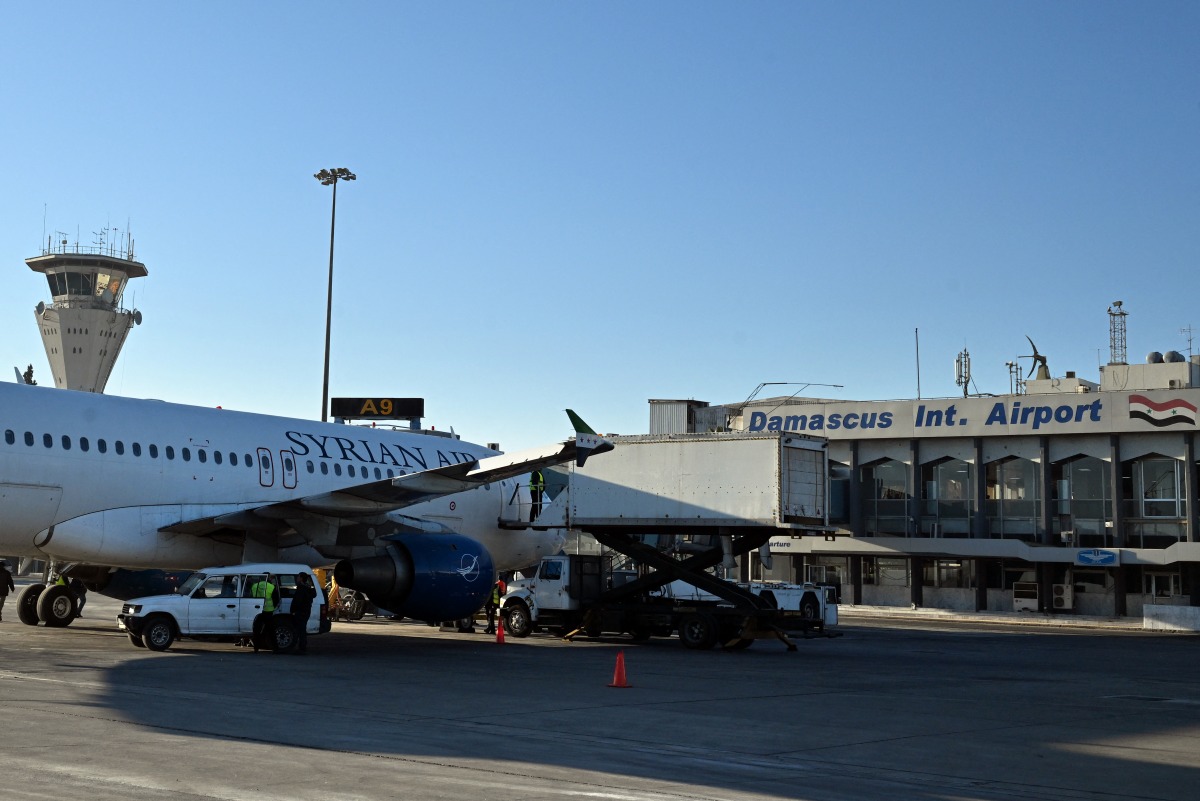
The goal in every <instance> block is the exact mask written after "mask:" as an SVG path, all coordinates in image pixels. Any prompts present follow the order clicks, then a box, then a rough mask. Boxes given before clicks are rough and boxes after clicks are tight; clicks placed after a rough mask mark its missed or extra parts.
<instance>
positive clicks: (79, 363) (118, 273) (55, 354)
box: [25, 229, 148, 392]
mask: <svg viewBox="0 0 1200 801" xmlns="http://www.w3.org/2000/svg"><path fill="white" fill-rule="evenodd" d="M112 230H114V231H115V230H116V229H112ZM97 236H98V237H99V241H98V242H97V243H96V244H95V245H93V246H91V247H89V246H86V245H80V244H79V239H78V236H77V237H76V240H75V244H73V245H69V244H68V243H67V236H66V234H64V233H62V232H59V231H55V232H54V234H53V235H51V236H50V237H49V238H48V239H47V240H46V245H45V246H44V247H43V248H42V254H41V255H40V256H32V257H30V258H28V259H26V260H25V263H26V264H28V265H29V269H31V270H33V271H34V272H36V273H42V274H43V275H45V276H46V281H47V282H48V283H49V284H50V295H51V298H52V300H51V302H50V304H49V305H47V304H46V303H44V302H43V303H39V304H38V305H37V308H36V309H35V314H36V315H37V323H38V328H39V329H40V330H41V334H42V344H43V345H44V346H45V348H46V358H47V359H48V360H49V362H50V372H51V373H53V375H54V385H55V386H56V387H58V388H59V389H74V390H80V391H82V392H103V391H104V385H105V384H107V383H108V378H109V376H110V375H112V369H113V366H114V365H115V364H116V362H117V356H119V355H120V354H121V346H122V345H124V344H125V338H126V337H127V336H128V335H129V331H130V330H131V329H132V328H133V326H135V325H140V324H141V322H142V313H141V312H140V311H137V310H136V309H125V308H123V307H122V305H121V297H122V295H123V294H124V292H125V285H126V284H127V283H128V282H129V280H130V279H133V278H144V277H145V276H146V275H147V274H148V273H147V271H146V265H144V264H142V263H141V262H138V261H134V259H133V239H132V237H128V234H127V238H126V241H125V244H124V245H122V244H121V241H120V238H119V237H112V238H110V237H109V236H108V232H107V231H103V230H102V231H101V232H100V233H99V234H97Z"/></svg>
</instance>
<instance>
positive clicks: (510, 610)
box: [502, 601, 533, 637]
mask: <svg viewBox="0 0 1200 801" xmlns="http://www.w3.org/2000/svg"><path fill="white" fill-rule="evenodd" d="M502 614H503V615H504V630H505V631H507V632H508V633H509V634H511V635H512V636H514V637H528V636H529V633H530V632H531V631H533V620H532V619H530V617H529V607H528V606H526V605H525V603H524V602H523V601H513V602H512V603H511V604H508V605H507V606H505V607H504V610H503V612H502Z"/></svg>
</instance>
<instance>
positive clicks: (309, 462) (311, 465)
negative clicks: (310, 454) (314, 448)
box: [305, 459, 317, 473]
mask: <svg viewBox="0 0 1200 801" xmlns="http://www.w3.org/2000/svg"><path fill="white" fill-rule="evenodd" d="M305 466H306V467H308V472H310V473H311V472H313V471H314V470H316V469H317V468H316V466H315V465H314V464H313V463H312V459H309V460H308V462H306V463H305Z"/></svg>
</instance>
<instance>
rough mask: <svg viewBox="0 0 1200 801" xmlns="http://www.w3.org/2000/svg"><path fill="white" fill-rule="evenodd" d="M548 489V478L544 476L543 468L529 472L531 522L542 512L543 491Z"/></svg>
mask: <svg viewBox="0 0 1200 801" xmlns="http://www.w3.org/2000/svg"><path fill="white" fill-rule="evenodd" d="M545 490H546V480H545V479H544V478H542V471H541V470H534V471H533V472H532V473H530V474H529V503H530V507H529V522H530V523H533V522H534V521H536V520H537V519H538V515H540V514H541V513H542V493H543V492H544V491H545Z"/></svg>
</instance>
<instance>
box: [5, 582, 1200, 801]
mask: <svg viewBox="0 0 1200 801" xmlns="http://www.w3.org/2000/svg"><path fill="white" fill-rule="evenodd" d="M11 603H12V601H11V600H10V604H11ZM119 606H120V603H119V602H117V601H113V600H111V599H107V598H103V597H99V596H96V595H95V594H91V595H90V597H89V602H88V605H87V607H86V609H85V611H84V617H83V618H82V619H80V620H78V621H76V622H75V623H73V624H72V625H71V626H70V627H68V628H65V629H47V628H45V627H42V626H38V627H31V626H25V625H21V624H20V623H17V622H15V611H14V610H13V609H12V606H11V605H10V606H9V607H8V609H6V610H5V611H8V612H10V615H11V616H10V615H6V616H5V620H4V622H3V623H0V698H2V699H3V707H2V708H3V710H4V712H5V724H4V725H3V726H0V776H3V777H4V778H3V791H2V792H0V795H2V796H3V797H4V798H5V799H6V800H7V799H14V800H15V801H33V800H34V799H37V801H42V800H43V799H59V798H63V797H67V796H81V797H87V798H89V799H95V801H150V799H155V801H158V800H159V799H168V798H169V799H180V801H209V799H213V800H217V799H219V800H220V801H231V800H233V799H254V801H328V800H329V799H338V801H376V799H401V798H403V799H433V800H434V801H441V800H443V799H470V800H471V801H476V800H477V799H479V798H482V797H498V798H513V799H521V801H549V800H550V799H553V800H554V801H581V800H582V801H588V799H600V800H601V801H684V799H699V800H702V801H717V800H720V801H764V800H765V799H801V800H804V801H808V800H809V799H811V800H812V801H863V799H876V798H880V799H888V801H910V800H911V801H949V800H950V799H955V800H956V801H968V800H969V801H1012V799H1056V801H1060V800H1063V799H1065V800H1066V801H1074V800H1075V799H1089V801H1116V800H1117V799H1121V801H1128V799H1135V798H1136V799H1151V800H1153V801H1160V800H1161V801H1192V799H1194V798H1195V795H1196V794H1195V788H1196V786H1197V785H1198V784H1200V716H1198V715H1197V709H1200V674H1198V673H1197V671H1196V668H1195V666H1196V664H1200V639H1197V638H1195V637H1188V636H1178V635H1176V634H1169V633H1161V632H1154V631H1143V630H1142V629H1141V628H1140V621H1139V620H1134V619H1130V620H1108V619H1104V618H1080V617H1072V618H1069V619H1068V618H1065V617H1063V618H1057V617H1055V618H1053V619H1047V618H1049V617H1050V616H1033V615H1028V614H1004V613H986V614H979V615H951V614H947V613H943V612H938V611H936V610H926V609H918V610H912V609H878V608H871V607H842V615H841V625H840V626H839V627H838V629H839V631H840V632H841V633H842V634H843V636H841V637H838V638H836V639H827V638H816V639H811V640H802V641H799V642H798V643H797V645H798V649H797V650H796V651H794V652H789V651H787V650H786V649H785V648H784V647H783V646H782V644H780V643H778V642H775V641H761V642H757V643H755V644H754V646H753V647H752V648H750V649H747V650H745V651H739V652H722V651H720V650H712V651H689V650H687V649H685V648H683V647H681V645H680V644H679V642H678V640H677V639H675V638H671V639H653V640H650V641H649V642H646V643H639V644H635V643H632V642H631V641H630V640H629V638H628V637H602V638H598V639H595V640H588V639H586V638H580V639H576V640H575V641H574V642H571V643H565V642H563V641H562V640H561V639H559V638H557V637H554V636H551V635H548V634H535V635H533V636H530V637H528V638H524V639H519V638H515V637H511V636H509V637H507V638H506V641H505V643H504V644H500V643H498V642H497V641H496V638H495V637H491V636H486V635H484V634H482V632H477V633H474V634H468V633H458V632H454V631H450V632H445V631H440V630H439V629H438V628H436V627H430V626H426V625H424V624H419V623H415V622H412V621H402V622H397V621H391V620H385V619H376V618H373V617H370V616H368V617H367V618H364V619H363V620H362V621H360V622H357V623H337V624H335V626H334V631H333V632H332V633H330V634H327V635H322V636H320V637H314V638H312V639H311V640H310V646H309V649H310V654H309V655H308V656H304V657H300V656H281V655H273V654H254V653H253V652H251V651H249V650H248V649H241V648H233V647H231V646H230V645H227V644H223V643H202V642H195V641H191V640H184V641H180V642H177V643H176V644H175V645H173V646H172V647H171V649H170V650H169V651H167V652H165V653H151V652H148V651H146V650H145V649H139V648H135V647H133V646H132V645H131V644H130V642H129V641H128V639H127V638H126V637H125V636H124V635H122V634H121V633H119V632H118V631H117V629H116V626H115V620H114V615H115V613H116V611H117V610H118V609H119ZM1064 623H1065V625H1064ZM618 665H620V666H621V667H623V668H624V672H625V677H626V679H627V680H626V682H617V681H615V680H616V679H617V677H618V676H617V673H618V671H617V666H618ZM612 684H627V685H628V686H626V687H620V686H619V687H612V686H610V685H612Z"/></svg>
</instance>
